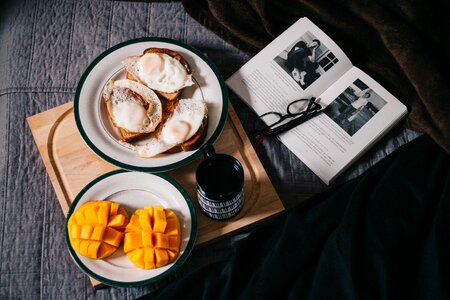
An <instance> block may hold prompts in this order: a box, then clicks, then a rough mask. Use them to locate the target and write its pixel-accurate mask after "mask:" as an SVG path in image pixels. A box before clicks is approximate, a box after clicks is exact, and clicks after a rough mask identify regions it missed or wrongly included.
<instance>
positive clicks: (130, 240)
mask: <svg viewBox="0 0 450 300" xmlns="http://www.w3.org/2000/svg"><path fill="white" fill-rule="evenodd" d="M142 246H143V244H142V234H141V233H140V232H129V233H128V232H127V233H126V234H125V240H124V244H123V250H124V251H125V253H128V252H130V251H133V250H134V249H138V248H141V247H142Z"/></svg>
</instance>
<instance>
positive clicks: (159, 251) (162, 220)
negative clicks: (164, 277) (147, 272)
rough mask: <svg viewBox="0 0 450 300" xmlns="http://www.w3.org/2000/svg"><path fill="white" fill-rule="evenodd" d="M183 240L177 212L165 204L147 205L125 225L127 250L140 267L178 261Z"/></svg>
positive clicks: (150, 266)
mask: <svg viewBox="0 0 450 300" xmlns="http://www.w3.org/2000/svg"><path fill="white" fill-rule="evenodd" d="M180 241H181V228H180V223H179V221H178V218H177V216H176V214H175V213H174V212H172V211H171V210H169V209H166V208H164V207H162V206H148V207H145V208H144V209H138V210H137V211H136V212H135V213H134V215H132V216H131V220H130V222H129V223H128V225H127V227H126V228H125V237H124V251H125V253H126V254H127V257H128V258H129V259H130V260H131V262H133V264H134V265H136V266H137V267H139V268H142V269H154V268H158V267H162V266H164V265H167V264H169V263H171V262H173V261H175V259H176V258H177V257H178V255H179V253H180V244H181V243H180ZM141 250H142V251H141Z"/></svg>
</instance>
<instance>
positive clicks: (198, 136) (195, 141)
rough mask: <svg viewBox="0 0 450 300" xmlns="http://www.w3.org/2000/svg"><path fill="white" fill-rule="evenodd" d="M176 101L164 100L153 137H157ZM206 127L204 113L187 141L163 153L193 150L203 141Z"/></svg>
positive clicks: (206, 118) (206, 119)
mask: <svg viewBox="0 0 450 300" xmlns="http://www.w3.org/2000/svg"><path fill="white" fill-rule="evenodd" d="M177 104H178V101H171V102H166V104H165V105H164V107H163V115H162V119H161V123H160V125H159V126H158V127H157V128H156V130H155V137H156V138H157V137H159V135H160V134H161V130H162V128H163V126H164V124H165V122H166V120H167V119H168V118H169V117H170V116H171V115H172V113H173V111H174V109H175V108H176V107H177ZM207 128H208V114H205V117H204V118H203V120H202V124H201V126H200V128H199V129H198V130H197V132H196V133H195V134H194V135H193V136H192V137H191V138H190V139H189V140H187V141H185V142H183V143H182V144H180V145H177V146H175V147H172V148H171V149H169V150H167V151H166V152H164V153H177V152H181V151H191V150H195V149H197V148H198V147H200V145H201V144H202V143H203V141H204V140H205V137H206V133H207Z"/></svg>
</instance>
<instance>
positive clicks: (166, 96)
mask: <svg viewBox="0 0 450 300" xmlns="http://www.w3.org/2000/svg"><path fill="white" fill-rule="evenodd" d="M147 53H164V54H167V55H169V56H171V57H173V58H175V59H176V60H178V61H179V62H180V63H181V65H182V66H183V67H184V68H185V69H186V72H187V74H188V75H189V74H192V71H191V67H190V66H189V64H188V62H187V61H186V60H185V59H184V58H183V57H182V56H181V55H180V54H179V53H178V52H176V51H173V50H170V49H165V48H148V49H146V50H144V53H143V54H142V55H144V54H147ZM126 78H127V79H130V80H134V81H138V82H140V83H142V84H144V83H143V82H141V81H140V80H139V79H138V78H137V77H136V76H134V75H133V74H132V73H131V72H129V71H128V70H127V71H126ZM182 90H183V89H180V90H178V91H175V92H172V93H167V92H162V91H158V90H155V89H153V91H154V92H155V93H156V94H157V95H158V96H160V97H162V98H163V99H165V100H167V101H174V100H176V99H178V97H179V96H180V94H181V92H182Z"/></svg>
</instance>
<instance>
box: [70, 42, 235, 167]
mask: <svg viewBox="0 0 450 300" xmlns="http://www.w3.org/2000/svg"><path fill="white" fill-rule="evenodd" d="M142 42H163V43H168V44H174V45H177V46H180V47H182V48H185V49H187V50H189V51H191V52H193V53H194V54H196V55H197V56H198V57H200V58H201V59H202V60H203V61H204V62H206V64H207V65H208V66H209V67H210V68H211V70H212V71H213V72H214V74H215V75H216V77H217V80H218V81H219V84H220V89H221V92H222V113H221V115H220V120H219V123H218V124H217V127H216V129H215V130H214V132H213V134H212V135H211V137H210V138H209V139H208V140H207V141H206V142H205V143H203V145H206V144H213V143H214V142H215V141H216V140H217V138H218V137H219V135H220V133H221V132H222V129H223V127H224V125H225V120H226V118H227V114H228V90H227V88H226V87H225V81H224V80H223V77H222V75H221V74H220V72H219V69H218V68H217V67H216V65H215V64H214V63H213V62H212V61H211V60H210V59H209V58H207V57H206V56H205V55H203V53H201V52H200V51H199V50H197V49H195V48H194V47H192V46H189V45H187V44H185V43H183V42H180V41H176V40H172V39H168V38H162V37H145V38H138V39H132V40H128V41H125V42H122V43H119V44H117V45H115V46H113V47H111V48H109V49H107V50H106V51H105V52H103V53H102V54H100V55H99V56H97V57H96V58H95V59H94V61H93V62H92V63H91V64H90V65H89V66H88V67H87V69H86V71H84V73H83V75H82V76H81V78H80V81H79V82H78V85H77V89H76V91H75V100H74V106H73V108H74V116H75V123H76V125H77V128H78V131H79V132H80V134H81V137H82V138H83V140H84V142H85V143H86V144H87V145H88V147H89V148H91V150H92V151H94V153H95V154H97V155H98V156H99V157H100V158H102V159H103V160H105V161H107V162H109V163H111V164H113V165H115V166H117V167H120V168H123V169H127V170H132V171H142V172H149V173H158V172H165V171H169V170H173V169H176V168H179V167H181V166H184V165H186V164H188V163H189V162H191V161H193V160H194V159H196V158H197V157H199V156H200V155H201V154H202V151H201V150H202V147H200V148H199V149H197V150H196V151H195V152H194V153H192V154H191V155H189V156H188V157H186V158H184V159H182V160H180V161H177V162H174V163H171V164H168V165H164V166H159V167H139V166H135V165H130V164H126V163H123V162H121V161H118V160H116V159H114V158H112V157H110V156H108V155H106V154H104V153H103V152H102V151H101V150H100V149H98V148H97V146H95V144H94V143H93V142H92V141H91V140H90V139H89V137H88V136H87V134H86V132H85V131H84V128H83V125H82V124H81V120H80V115H79V107H78V106H79V104H80V93H81V89H82V88H83V85H84V82H85V81H86V78H87V77H88V76H89V74H90V73H91V71H92V69H93V68H94V67H95V66H96V65H97V64H98V63H99V62H100V61H101V60H102V59H103V58H104V57H105V56H107V55H109V54H110V53H112V52H114V51H116V50H117V49H119V48H122V47H125V46H128V45H131V44H136V43H142Z"/></svg>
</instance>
